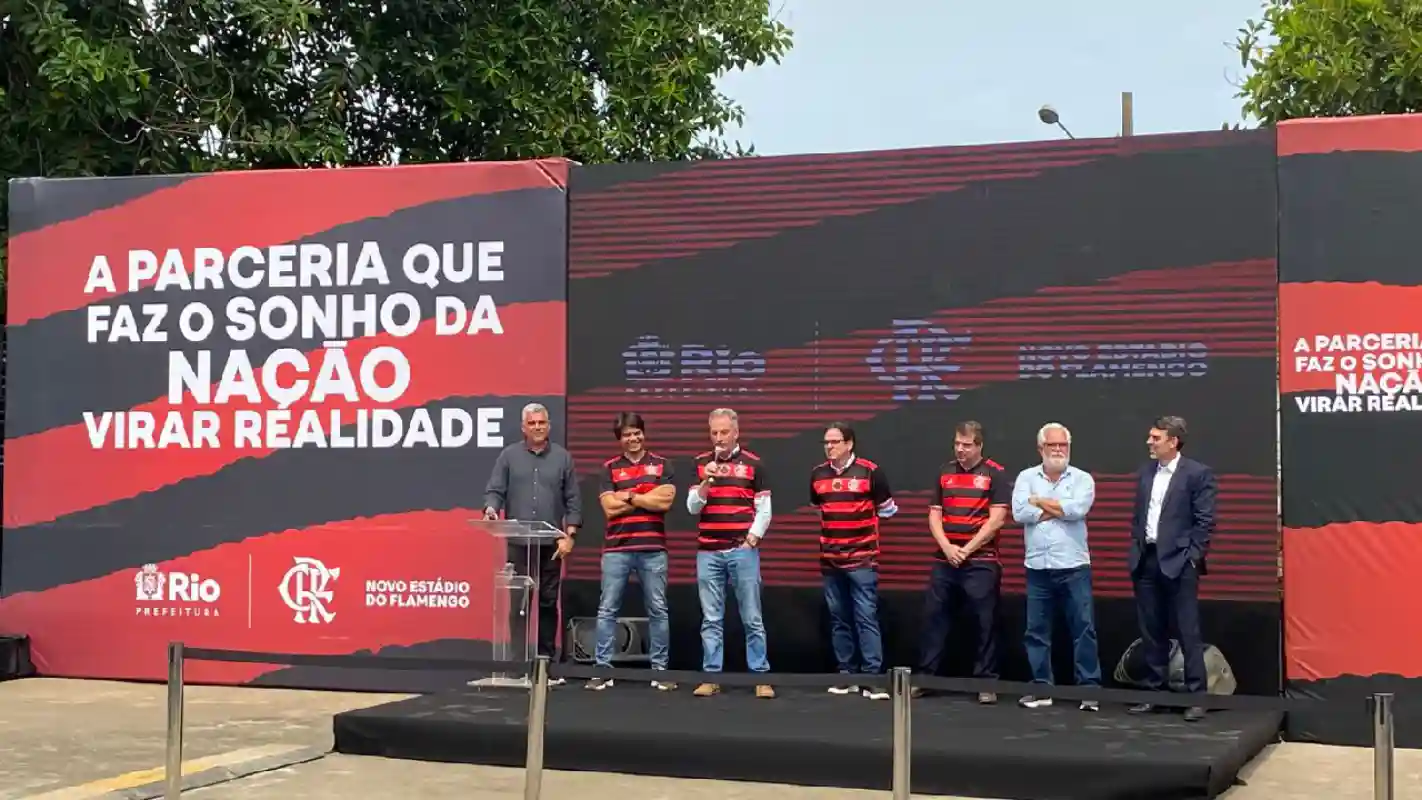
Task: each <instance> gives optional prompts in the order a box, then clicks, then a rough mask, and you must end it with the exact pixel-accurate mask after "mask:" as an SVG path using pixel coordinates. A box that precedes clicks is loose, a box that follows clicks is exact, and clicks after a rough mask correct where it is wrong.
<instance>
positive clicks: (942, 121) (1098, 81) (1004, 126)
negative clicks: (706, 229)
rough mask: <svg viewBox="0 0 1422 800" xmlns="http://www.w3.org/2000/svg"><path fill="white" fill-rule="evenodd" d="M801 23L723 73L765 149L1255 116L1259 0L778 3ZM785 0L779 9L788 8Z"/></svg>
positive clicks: (1215, 122)
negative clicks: (766, 51) (754, 58)
mask: <svg viewBox="0 0 1422 800" xmlns="http://www.w3.org/2000/svg"><path fill="white" fill-rule="evenodd" d="M771 2H772V8H773V9H778V13H779V18H780V19H781V21H782V22H784V23H785V24H787V25H788V26H790V28H792V29H793V30H794V33H795V44H794V48H793V49H792V50H791V51H790V53H789V54H788V55H787V56H786V57H785V59H784V60H783V61H782V63H781V64H779V65H776V64H773V63H772V64H770V65H768V66H765V67H757V68H753V69H751V70H750V71H747V72H741V73H732V74H730V75H727V76H726V77H725V78H723V79H722V81H721V88H722V90H723V91H724V92H726V94H728V95H730V96H731V97H732V98H733V99H734V100H736V101H737V102H739V103H740V104H741V105H742V106H743V107H744V108H745V111H746V121H745V124H744V126H743V127H742V129H741V130H739V131H734V132H732V134H731V135H732V138H735V139H739V140H740V141H741V142H742V143H745V144H753V145H755V148H756V152H758V153H760V154H762V155H783V154H786V153H823V152H845V151H855V150H880V149H893V148H901V147H925V146H934V145H962V144H987V143H991V142H1014V141H1035V140H1042V139H1055V138H1064V137H1065V135H1066V134H1064V133H1062V132H1061V130H1060V129H1059V128H1055V127H1049V126H1047V125H1044V124H1042V122H1041V121H1040V120H1038V118H1037V110H1038V109H1039V108H1040V107H1041V106H1042V105H1043V104H1050V105H1051V106H1053V107H1054V108H1055V109H1057V111H1058V113H1059V114H1060V115H1061V121H1062V123H1063V124H1065V125H1066V127H1067V128H1069V129H1070V130H1071V132H1072V133H1073V134H1075V135H1076V136H1077V137H1078V138H1083V139H1085V138H1091V137H1109V136H1116V135H1118V134H1119V133H1120V128H1121V92H1123V91H1129V92H1132V93H1133V94H1134V105H1135V132H1136V134H1137V135H1140V134H1147V133H1173V132H1180V131H1198V130H1219V128H1220V126H1221V125H1222V124H1223V123H1225V122H1229V123H1235V122H1240V121H1242V120H1241V116H1240V101H1239V100H1238V99H1237V98H1236V97H1235V96H1234V95H1235V93H1236V92H1237V89H1236V86H1235V85H1236V84H1237V83H1238V82H1239V81H1240V79H1241V77H1242V71H1241V68H1240V64H1239V56H1238V54H1237V53H1236V51H1235V50H1234V48H1233V42H1234V40H1235V39H1236V37H1237V36H1238V30H1239V28H1240V27H1242V26H1243V25H1244V22H1245V20H1248V19H1251V18H1257V17H1258V16H1259V13H1260V10H1261V3H1260V0H1196V1H1195V2H1192V3H1144V2H1140V0H1134V2H1132V0H1088V2H1078V3H1073V2H1062V0H1007V1H1006V2H1003V3H1001V4H1000V5H996V4H994V3H992V2H990V0H988V1H986V2H984V1H981V0H980V1H979V2H962V1H961V0H872V1H871V2H864V0H771ZM777 4H779V5H777Z"/></svg>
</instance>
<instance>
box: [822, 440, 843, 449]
mask: <svg viewBox="0 0 1422 800" xmlns="http://www.w3.org/2000/svg"><path fill="white" fill-rule="evenodd" d="M836 444H844V440H843V439H826V440H825V447H830V446H832V445H836Z"/></svg>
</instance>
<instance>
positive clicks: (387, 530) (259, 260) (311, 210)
mask: <svg viewBox="0 0 1422 800" xmlns="http://www.w3.org/2000/svg"><path fill="white" fill-rule="evenodd" d="M566 172H567V167H566V164H565V162H561V161H541V162H527V163H489V164H452V165H440V166H419V167H399V168H372V169H340V170H305V171H267V172H240V173H220V174H213V175H203V176H174V177H138V178H124V179H102V180H70V181H59V180H35V181H21V182H17V183H14V184H12V187H11V210H12V222H11V232H12V237H13V238H12V239H11V244H10V286H9V309H8V313H9V326H10V327H9V376H8V377H9V390H10V391H9V394H8V398H7V409H6V410H7V414H6V418H5V434H6V460H7V462H8V463H7V466H8V469H7V470H6V471H5V509H4V551H5V559H4V565H3V573H0V592H3V599H0V630H6V631H18V632H23V633H27V634H29V635H30V637H31V640H32V645H33V651H34V659H35V663H36V666H37V668H38V669H39V670H40V671H41V673H43V674H45V675H52V676H63V677H92V678H149V679H154V678H162V677H163V676H164V675H165V674H166V672H165V667H164V652H165V647H166V644H167V643H168V642H169V641H173V640H181V641H183V642H185V643H187V644H188V645H190V646H197V647H217V648H233V649H246V650H259V651H280V652H295V653H351V652H357V651H361V652H383V653H386V654H392V653H396V654H399V653H405V654H410V655H451V654H453V653H454V652H458V653H465V654H467V653H470V652H472V651H477V650H478V649H479V644H480V640H487V638H488V636H489V632H490V628H491V625H492V619H493V617H492V614H491V613H490V602H491V598H490V596H489V592H490V588H489V587H490V584H491V577H492V575H493V573H494V571H495V565H496V564H499V563H502V552H501V549H500V548H499V547H497V546H496V543H493V542H490V541H487V540H484V539H482V538H481V537H479V536H478V535H477V534H473V533H471V531H470V528H469V526H468V524H467V520H468V519H469V518H470V517H471V516H472V515H474V514H476V513H477V509H479V508H481V507H482V493H483V486H484V481H485V479H486V477H487V475H488V472H489V469H490V467H491V466H492V464H493V461H494V458H495V456H496V455H497V453H498V451H499V449H500V448H501V447H502V446H504V445H505V444H506V443H509V442H513V441H517V439H518V437H519V435H520V434H519V430H518V428H519V411H520V409H521V408H522V406H523V405H524V404H525V403H528V402H530V401H538V402H542V403H544V404H545V405H547V406H548V407H549V409H550V411H551V412H552V419H553V422H554V426H555V430H558V431H561V429H562V420H563V416H562V415H563V403H562V396H563V394H564V382H565V378H564V375H565V372H564V370H565V358H564V353H565V346H566V335H565V333H566V332H565V323H564V314H565V294H566V291H565V287H566V278H565V256H566V253H565V250H566V202H565V201H566V197H565V185H566ZM484 650H485V652H487V643H486V641H485V642H484ZM189 674H190V676H191V678H192V679H193V680H197V681H214V682H249V681H254V680H260V681H262V682H266V683H278V684H284V685H298V686H300V685H307V686H322V687H340V686H360V687H362V688H386V689H392V690H394V689H408V688H421V687H423V686H426V685H428V683H429V682H430V681H435V682H438V679H436V678H435V677H434V676H432V675H418V674H417V675H401V674H396V673H390V674H386V675H375V676H371V675H352V674H349V673H341V672H338V671H333V672H330V673H324V674H323V672H321V671H313V670H309V669H282V668H279V667H272V666H265V665H250V664H211V663H194V664H192V665H191V666H190V669H189ZM443 678H444V680H446V681H449V680H454V679H455V678H452V677H451V676H443Z"/></svg>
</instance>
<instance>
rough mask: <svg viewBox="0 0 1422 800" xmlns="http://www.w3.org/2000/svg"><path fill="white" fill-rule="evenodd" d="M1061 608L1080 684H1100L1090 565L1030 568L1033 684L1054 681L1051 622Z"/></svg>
mask: <svg viewBox="0 0 1422 800" xmlns="http://www.w3.org/2000/svg"><path fill="white" fill-rule="evenodd" d="M1058 609H1060V610H1061V612H1062V616H1064V617H1065V618H1066V624H1067V632H1068V633H1070V634H1071V644H1072V647H1071V660H1072V667H1073V671H1074V672H1075V673H1076V683H1077V685H1078V686H1100V685H1101V659H1100V657H1099V656H1098V655H1097V650H1096V610H1095V606H1094V605H1093V604H1092V599H1091V567H1090V566H1081V567H1075V568H1073V569H1029V570H1027V632H1026V634H1025V635H1023V637H1022V644H1023V646H1024V647H1026V648H1027V666H1029V667H1031V669H1032V682H1033V683H1046V684H1050V683H1052V682H1053V681H1052V622H1053V619H1054V616H1055V613H1056V611H1057V610H1058Z"/></svg>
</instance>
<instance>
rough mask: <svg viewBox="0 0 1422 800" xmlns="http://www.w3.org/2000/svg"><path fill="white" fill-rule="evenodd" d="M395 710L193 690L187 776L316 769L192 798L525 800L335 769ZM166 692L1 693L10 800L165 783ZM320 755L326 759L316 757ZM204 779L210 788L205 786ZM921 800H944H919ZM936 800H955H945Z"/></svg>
mask: <svg viewBox="0 0 1422 800" xmlns="http://www.w3.org/2000/svg"><path fill="white" fill-rule="evenodd" d="M391 699H394V698H393V697H392V696H385V695H370V694H343V693H333V692H286V691H279V690H273V689H231V688H213V687H190V688H189V689H188V693H187V700H188V706H187V737H186V747H185V757H186V759H187V761H186V764H185V768H184V774H189V775H190V774H193V773H197V772H202V771H203V770H213V769H218V771H219V772H220V768H226V769H228V770H234V771H242V770H243V769H244V768H246V767H250V766H251V765H254V764H264V763H274V762H279V761H282V760H289V759H290V758H292V757H293V754H295V755H297V756H300V755H305V757H306V758H308V759H314V760H309V761H306V762H305V763H301V764H297V765H295V766H291V767H286V768H281V769H276V770H274V771H270V772H265V773H261V774H257V775H251V776H249V777H245V778H239V779H237V780H233V781H230V782H228V783H223V784H218V785H215V786H211V787H208V788H204V789H196V790H193V791H191V792H187V793H185V794H186V795H187V796H189V797H192V798H194V800H238V798H240V800H347V799H348V798H364V797H378V798H386V797H412V796H418V797H420V798H422V800H444V799H445V798H449V800H454V799H455V798H459V799H460V800H516V798H521V797H522V795H523V773H522V771H521V770H510V769H498V768H492V767H473V766H467V765H449V764H423V763H418V762H410V761H389V760H384V759H378V758H355V757H349V756H338V755H327V756H324V757H318V756H319V754H320V752H321V751H323V750H325V749H327V748H329V747H330V744H331V715H332V714H333V713H335V712H337V711H342V710H345V709H350V708H360V707H363V706H369V705H376V704H378V703H383V702H386V701H388V700H391ZM164 720H165V712H164V702H163V687H161V686H153V685H143V684H124V683H109V682H103V681H59V680H45V679H32V680H25V681H11V682H8V683H0V731H3V732H4V733H3V736H0V800H86V799H87V798H104V800H115V798H119V797H122V796H124V795H120V794H115V793H117V792H127V796H128V797H133V796H135V795H134V787H138V786H140V785H143V784H148V783H150V782H152V781H155V780H157V779H159V778H160V777H161V775H162V769H161V768H162V764H163V757H164V747H163V730H164ZM313 748H314V749H313ZM205 774H212V772H207V773H205ZM1241 777H1242V778H1243V779H1245V780H1246V781H1247V783H1248V785H1247V786H1241V787H1236V788H1234V789H1231V790H1230V791H1229V792H1228V793H1227V794H1226V795H1225V798H1228V800H1354V799H1355V798H1356V800H1365V798H1371V797H1372V796H1373V794H1372V754H1371V751H1369V750H1365V749H1357V748H1344V747H1322V746H1318V745H1303V744H1283V745H1276V746H1275V747H1273V748H1270V749H1269V750H1268V751H1266V752H1265V753H1264V754H1262V755H1261V756H1260V758H1259V759H1257V760H1256V761H1255V763H1254V764H1253V765H1251V766H1250V767H1249V768H1247V769H1246V771H1245V772H1244V774H1243V775H1242V776H1241ZM1396 779H1397V784H1396V789H1397V792H1396V794H1397V796H1398V797H1422V751H1418V750H1408V751H1398V754H1397V773H1396ZM543 796H544V797H547V798H565V797H577V798H579V800H623V798H626V797H637V798H639V799H640V800H832V799H833V800H870V798H875V799H876V800H882V798H886V797H887V793H886V792H854V791H847V790H844V789H806V788H800V787H790V786H770V785H763V784H743V783H730V782H722V781H674V780H668V779H663V778H641V777H635V776H625V775H598V774H589V773H559V772H550V773H549V774H548V775H547V776H546V777H545V780H544V795H543ZM916 797H917V798H918V800H934V799H933V798H929V797H927V796H924V795H916ZM938 800H951V799H949V798H939V799H938Z"/></svg>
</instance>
